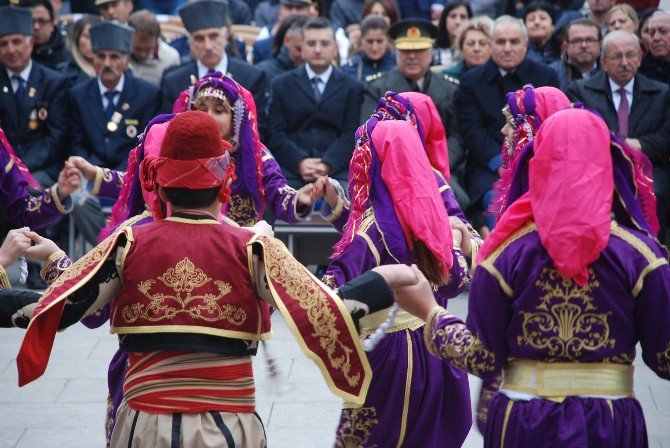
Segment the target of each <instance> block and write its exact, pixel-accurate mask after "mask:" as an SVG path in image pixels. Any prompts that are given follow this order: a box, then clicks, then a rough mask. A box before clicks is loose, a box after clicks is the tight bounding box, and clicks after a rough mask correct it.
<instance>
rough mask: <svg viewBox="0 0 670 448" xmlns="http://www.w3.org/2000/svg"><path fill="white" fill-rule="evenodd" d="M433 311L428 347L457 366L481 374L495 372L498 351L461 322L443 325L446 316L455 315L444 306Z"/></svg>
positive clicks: (430, 320)
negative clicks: (485, 343) (491, 349)
mask: <svg viewBox="0 0 670 448" xmlns="http://www.w3.org/2000/svg"><path fill="white" fill-rule="evenodd" d="M437 308H439V307H436V309H437ZM431 314H432V316H429V319H428V323H427V324H426V328H425V329H424V338H425V342H426V347H427V348H428V351H429V352H430V353H431V354H433V355H435V356H437V357H439V358H442V359H448V360H449V363H450V364H451V365H452V366H454V367H456V368H457V369H459V370H464V371H466V372H470V373H472V374H474V375H477V376H485V375H486V374H488V373H490V372H493V369H494V366H495V353H493V352H491V351H490V350H488V349H487V348H486V347H485V346H484V343H483V342H482V341H481V339H480V338H479V336H478V335H477V334H474V333H472V332H471V331H470V330H468V328H467V327H466V326H465V324H463V323H460V322H454V323H452V324H448V325H444V326H443V325H441V322H442V320H443V319H447V320H448V319H451V318H453V316H452V315H450V314H449V313H448V312H447V311H446V310H445V309H443V308H441V309H439V310H437V312H434V313H431Z"/></svg>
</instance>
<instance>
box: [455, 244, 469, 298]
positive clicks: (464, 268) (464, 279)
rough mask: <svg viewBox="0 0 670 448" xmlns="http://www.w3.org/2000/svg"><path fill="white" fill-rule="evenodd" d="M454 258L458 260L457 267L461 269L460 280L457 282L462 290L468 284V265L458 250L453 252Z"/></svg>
mask: <svg viewBox="0 0 670 448" xmlns="http://www.w3.org/2000/svg"><path fill="white" fill-rule="evenodd" d="M455 255H456V260H458V267H459V269H460V270H461V282H460V283H459V284H458V289H459V290H463V289H464V288H465V287H467V286H468V285H469V284H470V280H471V279H470V266H468V261H467V260H466V259H465V256H464V255H463V254H462V253H461V252H460V251H457V252H455Z"/></svg>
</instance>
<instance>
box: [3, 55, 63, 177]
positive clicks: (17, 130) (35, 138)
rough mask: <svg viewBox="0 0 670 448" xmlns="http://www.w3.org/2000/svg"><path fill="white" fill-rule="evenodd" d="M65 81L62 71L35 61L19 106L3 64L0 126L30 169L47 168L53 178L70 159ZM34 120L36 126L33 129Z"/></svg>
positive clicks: (39, 169)
mask: <svg viewBox="0 0 670 448" xmlns="http://www.w3.org/2000/svg"><path fill="white" fill-rule="evenodd" d="M66 83H67V79H66V78H65V77H64V76H62V75H61V74H60V73H58V72H56V71H54V70H51V69H49V68H47V67H45V66H43V65H41V64H38V63H36V62H34V61H33V67H32V69H31V70H30V75H29V76H28V82H27V83H26V97H25V101H24V102H23V104H20V105H19V104H17V101H16V97H15V96H14V92H13V90H12V84H11V82H10V80H9V77H8V76H7V70H6V69H5V67H4V66H3V65H0V126H2V129H3V130H4V131H5V133H6V134H7V138H8V139H9V143H10V144H11V145H12V148H13V149H14V152H15V153H16V155H17V156H19V158H20V159H21V160H22V161H23V163H25V164H26V166H27V167H28V168H29V169H30V171H33V172H35V171H46V172H47V173H48V174H49V175H50V176H51V177H53V178H54V179H57V178H58V173H59V172H60V169H61V167H62V166H63V162H64V161H65V159H66V158H67V152H66V149H65V142H66V138H67V131H68V121H67V120H65V119H64V117H65V116H66V115H67V97H66V90H67V89H66ZM31 115H32V118H33V119H32V120H31ZM31 121H32V126H33V127H35V126H36V127H35V129H30V126H31Z"/></svg>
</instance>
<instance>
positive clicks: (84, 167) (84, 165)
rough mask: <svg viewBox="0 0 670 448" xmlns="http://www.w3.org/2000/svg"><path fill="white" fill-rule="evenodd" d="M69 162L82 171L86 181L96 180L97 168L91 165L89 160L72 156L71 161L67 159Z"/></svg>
mask: <svg viewBox="0 0 670 448" xmlns="http://www.w3.org/2000/svg"><path fill="white" fill-rule="evenodd" d="M67 161H68V163H71V164H72V165H73V166H74V167H75V168H77V169H78V170H79V171H81V174H83V175H84V177H85V178H86V180H93V179H95V172H96V166H95V165H93V164H92V163H90V162H89V161H88V160H86V159H84V158H83V157H79V156H71V157H70V158H69V159H67Z"/></svg>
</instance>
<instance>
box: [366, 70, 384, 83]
mask: <svg viewBox="0 0 670 448" xmlns="http://www.w3.org/2000/svg"><path fill="white" fill-rule="evenodd" d="M386 73H387V72H378V73H374V74H372V75H368V76H366V77H365V82H371V81H374V80H376V79H379V78H383V77H384V76H386Z"/></svg>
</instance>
